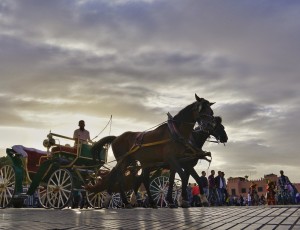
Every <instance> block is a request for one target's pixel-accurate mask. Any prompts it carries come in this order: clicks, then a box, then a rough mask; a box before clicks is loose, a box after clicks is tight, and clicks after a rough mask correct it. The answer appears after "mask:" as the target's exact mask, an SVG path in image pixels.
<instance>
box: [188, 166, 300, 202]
mask: <svg viewBox="0 0 300 230" xmlns="http://www.w3.org/2000/svg"><path fill="white" fill-rule="evenodd" d="M201 174H202V175H201V177H200V178H201V184H202V186H203V190H204V193H205V195H206V197H207V200H208V202H209V205H210V206H223V205H227V206H232V205H234V206H253V205H265V204H300V193H299V192H298V191H297V189H296V187H295V186H294V185H293V184H292V183H291V182H290V180H289V178H288V177H287V176H285V175H284V172H283V170H280V176H279V177H278V181H276V182H273V181H271V182H268V183H267V184H266V190H267V193H266V194H265V195H264V194H263V195H261V196H259V195H258V192H257V188H256V186H257V185H256V184H255V183H254V182H252V183H251V185H250V187H249V191H248V193H247V195H245V196H242V195H239V196H235V195H230V194H229V193H228V191H227V186H226V180H225V178H224V176H225V173H224V172H222V171H218V174H217V176H215V170H211V174H210V175H209V176H208V177H206V172H205V171H202V173H201ZM270 186H272V189H271V188H270ZM199 191H200V189H199V185H197V184H196V183H189V184H188V188H187V192H188V197H189V203H190V206H191V207H200V206H202V204H201V201H200V198H199V196H200V192H199Z"/></svg>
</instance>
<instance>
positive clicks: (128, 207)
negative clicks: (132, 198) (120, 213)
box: [125, 204, 133, 209]
mask: <svg viewBox="0 0 300 230" xmlns="http://www.w3.org/2000/svg"><path fill="white" fill-rule="evenodd" d="M125 208H126V209H132V208H133V207H132V205H131V204H126V205H125Z"/></svg>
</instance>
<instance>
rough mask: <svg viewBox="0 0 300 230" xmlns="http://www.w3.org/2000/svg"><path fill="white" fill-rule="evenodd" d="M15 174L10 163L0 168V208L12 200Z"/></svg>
mask: <svg viewBox="0 0 300 230" xmlns="http://www.w3.org/2000/svg"><path fill="white" fill-rule="evenodd" d="M15 183H16V176H15V170H14V169H13V167H12V166H11V165H5V166H3V167H2V168H1V169H0V208H6V207H7V206H9V205H10V204H11V202H12V198H13V195H14V192H15Z"/></svg>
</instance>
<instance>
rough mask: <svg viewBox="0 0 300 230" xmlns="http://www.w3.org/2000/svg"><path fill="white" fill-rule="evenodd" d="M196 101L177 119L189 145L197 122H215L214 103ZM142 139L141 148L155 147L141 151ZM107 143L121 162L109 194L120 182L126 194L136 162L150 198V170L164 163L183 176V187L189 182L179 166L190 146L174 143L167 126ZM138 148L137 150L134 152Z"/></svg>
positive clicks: (116, 168)
mask: <svg viewBox="0 0 300 230" xmlns="http://www.w3.org/2000/svg"><path fill="white" fill-rule="evenodd" d="M195 97H196V102H194V103H192V104H190V105H188V106H187V107H185V108H184V109H182V110H181V111H180V112H179V113H178V114H177V115H175V116H174V120H175V121H176V128H177V130H178V132H179V133H180V136H181V138H182V139H183V140H185V141H187V140H188V139H189V137H190V135H191V133H192V131H193V128H194V125H195V123H196V121H197V120H201V121H203V122H204V123H205V122H206V123H210V122H212V119H213V111H212V109H211V107H210V106H211V105H212V103H210V102H208V101H207V100H205V99H203V98H199V97H198V96H197V95H195ZM141 135H143V139H142V143H139V144H144V143H145V145H146V144H152V145H147V146H143V145H140V147H138V145H137V143H136V141H137V140H138V139H139V137H140V136H141ZM107 139H110V141H112V142H111V146H112V150H113V153H114V156H115V158H116V160H117V165H116V167H115V168H114V169H113V170H112V172H111V175H110V180H109V183H108V185H107V187H108V192H110V188H111V187H112V185H113V184H114V183H116V182H119V184H120V191H123V188H124V187H125V186H124V180H123V178H124V172H125V170H126V168H127V167H128V165H130V164H132V163H133V162H139V163H140V165H141V167H142V168H143V173H142V178H143V183H144V186H145V189H146V191H147V193H148V194H150V189H149V174H150V170H149V167H153V166H155V165H156V164H157V163H161V162H164V163H166V164H168V165H170V168H171V169H172V170H174V171H175V172H177V173H178V174H179V176H180V178H181V181H182V183H187V182H188V181H187V176H186V174H185V172H184V171H183V170H182V168H181V165H180V163H179V159H180V158H181V157H183V156H184V154H185V152H186V146H185V145H184V144H182V142H178V141H172V136H171V134H170V130H169V128H168V125H167V124H163V125H161V126H159V127H158V128H156V129H154V130H152V131H148V132H146V133H143V134H142V132H125V133H123V134H121V135H120V136H118V137H107ZM161 141H162V142H161ZM106 143H107V142H106ZM106 143H104V142H103V141H102V139H101V140H100V141H99V146H101V145H102V146H103V144H106ZM95 148H97V145H95ZM134 148H136V149H135V150H133V149H134ZM121 193H123V192H121ZM182 198H183V200H184V201H187V192H186V191H182ZM125 202H126V201H125ZM149 202H150V204H153V205H154V201H153V199H152V197H151V195H150V196H149Z"/></svg>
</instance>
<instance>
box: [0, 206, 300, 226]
mask: <svg viewBox="0 0 300 230" xmlns="http://www.w3.org/2000/svg"><path fill="white" fill-rule="evenodd" d="M0 229H26V230H27V229H29V230H41V229H163V230H167V229H189V230H190V229H300V206H285V207H282V206H281V207H280V206H273V207H270V206H269V207H264V206H260V207H211V208H208V207H205V208H189V209H182V208H177V209H168V208H160V209H144V208H135V209H83V210H80V209H63V210H52V209H48V210H46V209H38V208H23V209H15V208H8V209H0Z"/></svg>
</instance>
